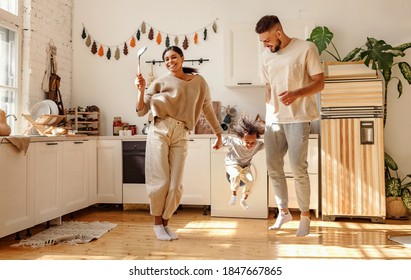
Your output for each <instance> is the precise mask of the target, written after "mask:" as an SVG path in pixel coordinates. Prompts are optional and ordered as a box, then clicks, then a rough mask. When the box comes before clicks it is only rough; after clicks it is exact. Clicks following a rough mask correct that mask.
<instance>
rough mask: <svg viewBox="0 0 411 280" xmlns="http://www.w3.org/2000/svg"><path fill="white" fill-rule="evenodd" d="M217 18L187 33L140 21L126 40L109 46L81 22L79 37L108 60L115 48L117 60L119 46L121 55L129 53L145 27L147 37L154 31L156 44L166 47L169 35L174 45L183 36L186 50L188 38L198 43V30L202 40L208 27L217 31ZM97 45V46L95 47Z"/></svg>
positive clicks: (144, 31)
mask: <svg viewBox="0 0 411 280" xmlns="http://www.w3.org/2000/svg"><path fill="white" fill-rule="evenodd" d="M217 20H218V18H217V19H216V20H214V21H213V22H212V23H210V24H209V25H207V26H205V27H203V28H201V29H199V30H196V31H194V32H191V33H188V34H170V33H167V32H163V31H160V30H158V29H157V28H154V27H153V26H151V25H149V24H147V23H146V22H144V21H143V22H142V23H141V24H140V26H139V28H138V29H137V31H136V32H135V33H133V35H132V36H130V38H129V39H127V40H126V41H124V42H122V43H120V44H118V45H114V46H109V45H106V44H102V43H100V42H98V41H96V40H95V39H94V38H93V36H91V35H90V33H89V32H88V31H87V29H86V27H85V26H84V24H83V30H82V32H81V38H82V39H83V40H85V45H86V46H87V47H88V48H90V51H91V53H92V54H97V55H98V56H100V57H103V56H105V57H106V58H107V59H108V60H110V59H111V56H112V51H111V49H113V48H115V52H114V58H115V59H116V60H119V59H120V57H121V53H120V47H122V48H123V55H128V54H129V47H131V48H135V47H136V46H137V42H136V39H137V41H140V40H141V39H142V34H143V35H145V34H146V33H147V29H148V28H149V31H148V34H147V38H148V39H149V40H150V41H152V40H153V39H154V36H155V35H154V34H155V33H156V34H157V35H156V39H155V41H156V43H157V44H158V45H161V44H162V43H164V45H165V46H166V47H169V46H170V41H171V38H170V37H174V40H173V41H174V44H175V45H176V46H178V44H179V42H180V40H179V37H182V38H184V39H183V43H182V47H183V49H184V50H186V49H187V48H188V47H189V45H190V44H189V41H190V40H189V38H191V37H192V38H193V39H192V42H193V43H194V44H195V45H197V44H198V43H199V36H198V33H199V32H200V31H202V33H203V41H206V40H207V38H208V28H210V26H211V29H212V30H213V31H214V33H217V23H216V21H217ZM163 35H165V39H164V40H163V37H164V36H163ZM97 46H99V47H97Z"/></svg>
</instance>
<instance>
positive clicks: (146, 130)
mask: <svg viewBox="0 0 411 280" xmlns="http://www.w3.org/2000/svg"><path fill="white" fill-rule="evenodd" d="M141 133H142V134H144V135H147V134H148V126H147V124H146V123H145V124H144V126H143V129H142V130H141Z"/></svg>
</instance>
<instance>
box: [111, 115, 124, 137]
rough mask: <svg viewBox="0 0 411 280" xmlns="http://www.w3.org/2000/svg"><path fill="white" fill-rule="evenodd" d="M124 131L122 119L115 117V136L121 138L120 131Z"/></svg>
mask: <svg viewBox="0 0 411 280" xmlns="http://www.w3.org/2000/svg"><path fill="white" fill-rule="evenodd" d="M122 129H123V122H122V121H121V117H114V120H113V135H114V136H119V133H120V130H122Z"/></svg>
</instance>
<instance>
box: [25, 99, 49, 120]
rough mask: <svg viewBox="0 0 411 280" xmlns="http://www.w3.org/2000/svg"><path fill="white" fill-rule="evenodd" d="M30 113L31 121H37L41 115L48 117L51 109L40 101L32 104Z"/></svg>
mask: <svg viewBox="0 0 411 280" xmlns="http://www.w3.org/2000/svg"><path fill="white" fill-rule="evenodd" d="M30 113H31V116H32V118H33V120H37V119H38V118H39V117H40V116H42V115H50V114H51V108H50V106H49V105H47V104H46V103H44V102H43V101H40V102H37V103H36V104H34V106H33V107H32V108H31V112H30Z"/></svg>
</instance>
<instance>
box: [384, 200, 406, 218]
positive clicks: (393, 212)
mask: <svg viewBox="0 0 411 280" xmlns="http://www.w3.org/2000/svg"><path fill="white" fill-rule="evenodd" d="M386 212H387V213H386V218H387V219H408V215H409V212H408V209H407V207H405V205H404V202H402V199H401V197H398V196H397V197H394V196H390V197H387V198H386Z"/></svg>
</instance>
